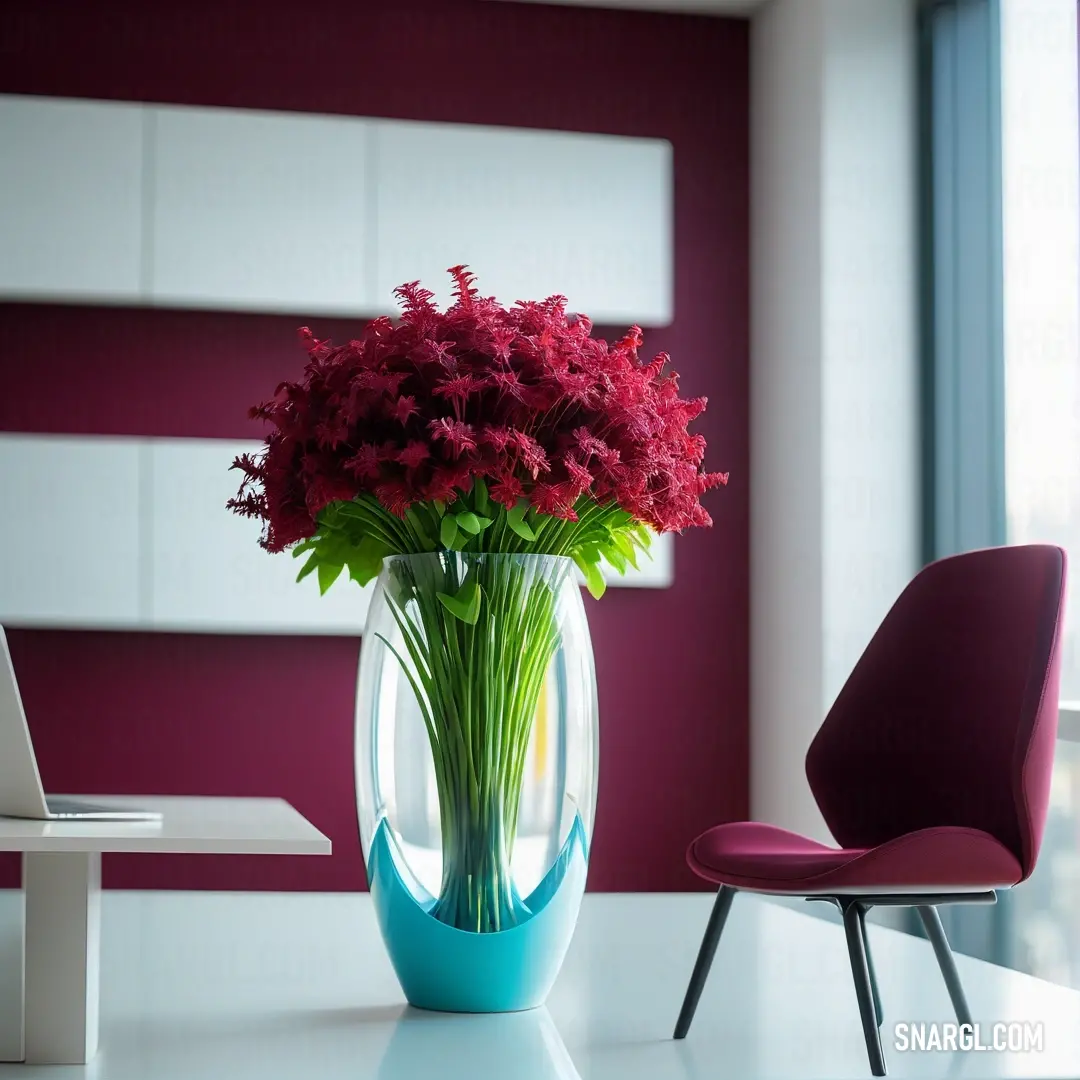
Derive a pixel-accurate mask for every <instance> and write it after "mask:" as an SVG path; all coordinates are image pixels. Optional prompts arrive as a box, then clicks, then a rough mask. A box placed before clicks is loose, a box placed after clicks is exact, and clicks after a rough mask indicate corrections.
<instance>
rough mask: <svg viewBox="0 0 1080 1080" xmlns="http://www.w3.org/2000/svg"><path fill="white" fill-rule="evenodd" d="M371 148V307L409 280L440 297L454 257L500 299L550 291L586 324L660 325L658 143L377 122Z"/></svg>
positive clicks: (664, 244) (663, 188)
mask: <svg viewBox="0 0 1080 1080" xmlns="http://www.w3.org/2000/svg"><path fill="white" fill-rule="evenodd" d="M376 147H377V161H378V165H377V201H378V227H377V234H378V240H377V243H376V252H377V258H378V269H377V274H376V293H377V296H378V297H379V300H380V304H382V305H383V306H385V302H386V300H388V299H389V297H390V295H391V292H392V290H393V289H394V288H396V287H397V286H398V285H401V284H402V283H404V282H407V281H413V280H415V279H417V278H419V279H420V280H421V281H422V282H423V284H424V285H425V287H427V288H430V289H432V290H433V291H434V292H435V294H436V296H437V297H438V299H439V300H440V302H443V303H445V302H446V301H447V299H448V298H449V295H450V286H449V284H448V282H449V278H448V277H447V275H446V268H447V267H449V266H455V265H457V264H459V263H464V264H467V265H468V266H469V267H470V268H471V269H472V270H473V272H474V273H475V274H477V276H478V282H477V285H478V287H479V289H480V291H481V293H482V294H483V295H485V296H495V297H497V298H498V299H499V300H500V301H501V302H502V303H503V304H512V303H514V302H515V301H517V300H540V299H543V298H544V297H546V296H549V295H551V294H553V293H561V294H563V295H564V296H566V297H567V298H568V300H569V308H570V310H571V311H581V312H583V313H584V314H586V315H588V316H590V317H591V318H592V319H593V321H594V322H607V323H616V324H622V323H628V322H640V323H641V324H643V325H646V326H663V325H666V324H667V323H670V322H671V320H672V314H673V311H672V151H671V146H670V144H669V143H667V142H664V141H661V140H653V139H626V138H616V137H613V136H600V135H577V134H569V133H567V132H551V131H525V130H518V129H512V128H489V127H479V126H472V125H463V124H422V123H400V122H389V121H387V122H380V123H378V124H377V128H376Z"/></svg>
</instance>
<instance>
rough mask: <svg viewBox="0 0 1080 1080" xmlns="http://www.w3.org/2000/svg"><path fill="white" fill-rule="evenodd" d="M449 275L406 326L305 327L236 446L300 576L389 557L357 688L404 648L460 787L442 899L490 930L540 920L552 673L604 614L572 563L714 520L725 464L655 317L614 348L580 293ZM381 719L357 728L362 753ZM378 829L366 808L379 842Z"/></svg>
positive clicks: (365, 696)
mask: <svg viewBox="0 0 1080 1080" xmlns="http://www.w3.org/2000/svg"><path fill="white" fill-rule="evenodd" d="M450 273H451V274H452V275H453V277H454V279H455V282H456V289H455V293H456V302H455V303H454V304H453V305H452V306H451V307H450V308H449V310H448V311H446V312H440V311H439V310H438V309H437V308H436V307H435V305H434V304H433V303H432V294H431V293H430V292H428V291H427V290H425V289H422V288H420V286H419V284H418V283H416V282H414V283H412V284H410V285H404V286H402V287H401V288H400V289H398V290H397V295H398V296H399V297H400V298H401V300H402V303H403V308H404V310H403V314H402V316H401V318H400V320H399V321H398V322H397V323H396V324H395V323H393V322H391V320H390V319H385V318H383V319H376V320H375V321H374V322H372V323H370V324H369V325H368V327H367V329H366V330H365V332H364V333H363V335H362V336H361V337H360V338H359V339H358V340H356V341H350V342H348V343H346V344H344V345H337V346H335V345H332V344H331V343H330V342H327V341H320V340H318V339H317V338H316V337H315V336H314V335H313V334H312V333H311V332H310V331H308V330H304V331H302V335H303V340H304V342H305V345H306V348H307V351H308V355H309V357H310V360H309V362H308V365H307V368H306V372H305V376H304V379H303V381H302V382H287V383H283V384H282V385H281V386H279V387H278V389H277V393H276V394H275V395H274V397H273V399H272V400H270V401H269V402H267V403H265V404H263V405H260V406H258V407H257V408H256V409H254V410H253V415H254V416H256V417H259V418H262V419H265V420H267V421H269V422H270V423H271V424H272V425H273V430H272V431H271V433H270V434H269V436H268V437H267V439H266V447H265V449H264V450H263V452H262V453H261V454H260V455H259V456H257V457H252V456H246V457H241V458H239V459H238V460H237V461H236V462H235V464H234V467H235V468H237V469H239V470H241V471H242V472H243V473H244V481H243V485H242V487H241V490H240V492H239V494H238V495H237V497H236V498H235V499H233V500H231V501H230V503H229V506H230V508H231V509H233V510H235V511H237V512H238V513H241V514H246V515H248V516H251V517H255V518H259V519H261V520H262V522H263V523H264V530H263V535H262V545H263V547H265V548H266V549H267V550H269V551H271V552H278V551H282V550H284V549H285V548H292V551H293V554H294V555H306V556H307V560H306V562H305V563H304V565H303V568H302V569H301V571H300V574H299V577H300V578H303V577H304V576H305V575H307V574H310V573H313V572H317V574H318V579H319V585H320V587H321V588H322V590H323V591H325V590H326V589H327V588H329V587H330V585H331V584H333V582H334V581H335V580H336V579H337V578H338V577H339V576H340V575H341V573H342V571H343V570H344V569H345V568H348V572H349V576H350V577H351V578H353V579H354V580H355V581H357V582H359V583H360V584H365V583H367V582H368V581H370V580H372V579H373V578H375V577H376V576H378V575H380V573H381V576H380V577H379V586H378V588H377V589H376V591H375V596H374V597H373V598H372V602H371V609H370V611H369V615H368V627H367V630H366V631H365V634H366V635H368V636H367V637H366V638H365V641H364V647H363V649H362V650H361V676H360V691H359V692H358V700H359V701H360V702H361V703H362V702H369V703H373V704H372V705H371V707H370V709H368V712H369V713H371V712H372V711H373V710H374V711H377V710H378V709H381V708H384V707H387V706H385V705H384V704H382V702H383V699H384V697H385V695H383V694H382V693H381V691H380V690H379V687H380V686H381V685H382V684H381V683H379V682H378V680H380V679H383V678H385V677H386V676H384V674H383V672H385V671H387V670H389V669H391V668H392V669H393V678H394V679H395V680H396V679H397V678H398V668H396V667H393V665H394V664H395V663H396V664H397V665H400V672H401V673H403V674H404V676H405V677H406V679H407V683H408V687H409V688H411V691H412V694H413V695H414V700H413V701H412V705H413V706H417V707H418V708H416V709H415V711H417V712H419V714H420V716H421V717H422V720H423V724H424V727H425V729H426V733H427V738H428V741H429V745H430V748H431V754H432V759H431V765H432V773H433V777H434V782H435V784H436V785H437V789H438V795H439V815H440V822H441V837H442V847H443V851H442V885H441V889H440V892H439V896H438V898H437V901H436V903H435V905H434V907H433V908H432V909H431V911H430V914H432V915H433V916H434V917H435V918H436V919H438V920H440V921H442V922H444V923H448V924H450V925H451V926H454V927H456V928H458V929H460V930H467V931H470V932H492V931H498V930H501V929H506V928H508V927H510V926H515V925H518V924H519V923H521V922H522V921H523V920H525V919H527V918H529V917H530V910H529V908H528V905H527V904H526V903H524V902H523V901H522V900H521V898H520V897H519V896H518V895H517V893H516V891H515V887H514V881H513V876H512V873H511V869H510V868H511V852H512V849H513V846H514V843H515V837H516V833H517V826H518V807H519V805H520V803H521V796H522V790H523V782H524V780H523V778H524V771H523V770H524V768H525V760H526V754H527V751H528V748H529V745H530V739H531V733H532V730H533V723H534V720H535V718H536V716H537V714H538V709H539V708H540V702H541V701H542V700H543V699H542V691H543V689H544V687H545V685H546V682H547V680H548V679H549V673H550V672H552V671H553V670H555V669H556V668H558V666H559V665H558V662H557V658H558V656H559V653H560V650H565V649H566V648H568V647H573V648H577V649H578V650H579V651H580V650H581V649H582V648H588V634H587V630H581V629H579V630H578V631H575V632H573V633H571V634H569V635H567V634H566V633H564V630H565V628H566V626H567V625H569V624H568V622H567V620H568V619H570V620H572V619H573V618H579V619H580V620H581V621H582V622H583V621H584V619H585V612H584V608H583V606H582V604H581V598H580V595H579V594H578V590H577V588H576V585H575V584H574V578H573V575H572V573H571V570H572V567H573V564H574V563H576V564H577V566H578V567H580V569H581V570H582V572H583V573H584V575H585V579H586V582H587V584H588V586H589V589H590V591H591V592H592V593H593V595H594V596H599V595H600V594H601V593H602V592H603V589H604V579H603V575H602V573H601V571H600V566H601V563H602V562H606V563H607V564H608V565H609V566H611V567H612V568H614V569H615V570H616V571H618V572H622V571H624V570H625V569H626V567H627V565H634V566H636V565H637V563H636V559H637V556H638V554H639V552H641V551H643V550H647V549H648V546H649V541H650V539H651V537H652V536H653V534H654V533H656V532H663V531H678V530H681V529H685V528H686V527H688V526H691V525H708V524H710V519H709V515H708V514H707V513H706V512H705V510H704V509H703V508H702V506H701V503H700V501H699V500H700V497H701V495H702V493H703V492H705V491H707V490H708V489H709V488H711V487H713V486H715V485H717V484H723V483H726V482H727V474H726V473H724V474H721V473H706V472H703V471H702V469H701V462H702V457H703V455H704V452H705V441H704V439H703V438H702V437H701V436H700V435H691V434H689V433H688V431H687V426H688V425H689V423H690V422H691V421H692V420H693V419H694V418H695V417H696V416H698V415H699V414H700V413H701V411H702V409H704V408H705V399H704V398H696V399H691V400H686V399H683V398H680V397H679V393H678V377H677V376H676V375H675V374H674V373H670V372H667V371H666V370H665V368H666V365H667V357H666V356H665V355H663V354H661V355H659V356H657V357H656V358H655V359H653V360H652V361H651V362H649V363H641V362H640V361H639V359H638V348H639V347H640V345H641V331H640V330H639V329H638V328H637V327H634V328H632V329H631V330H630V331H629V333H627V335H626V336H625V337H624V338H622V340H620V341H618V342H616V343H615V344H613V345H609V344H608V343H607V342H605V341H602V340H599V339H597V338H594V337H593V336H592V335H591V329H592V326H591V324H590V322H589V320H588V319H586V318H583V317H580V316H578V317H571V316H568V315H567V313H566V310H565V305H566V302H565V300H563V298H562V297H551V298H550V299H548V300H545V301H543V302H540V303H519V304H517V305H515V306H514V307H513V308H511V309H509V310H506V309H504V308H502V307H500V306H499V305H498V304H497V303H496V302H495V301H494V300H490V299H485V298H483V297H481V296H479V295H478V293H477V291H476V289H475V288H474V287H473V278H472V275H471V274H469V273H468V272H467V271H466V270H465V268H464V267H455V268H454V269H453V270H451V271H450ZM571 560H573V562H571ZM568 641H569V642H570V644H569V645H568V644H567V642H568ZM575 643H576V644H575ZM582 643H584V644H582ZM380 650H385V651H388V652H389V653H391V654H392V660H389V661H388V662H384V660H386V659H387V658H386V657H384V656H383V654H382V653H381V652H380ZM365 664H366V665H367V666H366V667H365V666H364V665H365ZM575 670H577V671H578V672H579V675H578V677H577V679H576V681H575V682H574V684H573V686H574V690H573V692H574V693H575V694H577V695H578V697H577V698H572V697H568V696H567V693H568V692H567V693H562V694H561V695H560V696H559V701H560V703H561V704H560V706H559V707H560V708H562V709H564V711H568V710H569V711H573V710H576V716H575V718H574V722H575V723H576V724H577V725H578V728H579V729H585V728H588V723H589V715H592V716H594V715H595V705H594V702H595V687H594V686H593V687H592V693H591V694H590V693H589V692H588V690H589V685H590V684H591V681H592V678H593V675H592V661H591V655H590V656H589V657H588V661H587V662H584V661H583V662H582V663H581V664H579V665H578V667H577V668H576V669H575ZM395 693H396V692H395ZM406 693H407V691H406ZM395 700H399V701H400V700H401V696H400V695H398V697H397V698H396V699H395ZM573 701H576V702H577V704H576V705H575V704H572V702H573ZM365 708H368V706H366V705H363V704H358V717H359V716H360V712H361V710H362V709H365ZM586 714H588V715H586ZM369 721H371V717H370V716H368V717H367V719H363V720H361V719H358V732H359V731H360V730H362V728H363V725H364V724H367V723H368V722H369ZM404 722H405V720H402V723H404ZM380 724H382V726H383V727H389V728H390V729H391V730H392V729H393V728H392V725H388V724H387V723H386V721H385V719H384V720H380V719H379V718H378V717H376V719H375V720H374V721H371V723H370V725H369V726H371V727H372V729H373V730H374V731H375V732H377V731H378V730H380ZM564 726H565V725H564ZM373 738H374V736H373V737H372V738H368V739H361V738H360V737H359V735H358V746H360V747H361V749H360V750H359V751H358V754H360V756H361V758H362V756H363V753H366V752H367V751H366V749H364V748H365V747H368V746H370V745H371V743H372V741H373ZM380 767H381V766H380ZM358 775H359V774H358ZM593 783H595V776H594V775H593ZM370 803H371V805H372V806H374V805H376V804H378V800H377V799H375V798H374V797H372V799H371V800H370ZM362 805H364V804H363V802H362ZM361 820H362V822H363V821H364V820H366V819H365V817H364V813H363V812H362V814H361ZM372 835H373V834H372V833H371V832H370V831H368V832H364V831H363V826H362V840H363V841H364V843H365V855H366V856H369V855H370V852H369V850H368V847H367V845H368V844H369V843H370V842H371V836H372ZM369 868H370V862H369ZM582 881H583V879H582ZM582 887H583V886H582Z"/></svg>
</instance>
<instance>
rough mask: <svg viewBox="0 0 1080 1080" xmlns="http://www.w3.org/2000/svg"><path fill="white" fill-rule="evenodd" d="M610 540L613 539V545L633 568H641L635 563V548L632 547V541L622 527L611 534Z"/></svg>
mask: <svg viewBox="0 0 1080 1080" xmlns="http://www.w3.org/2000/svg"><path fill="white" fill-rule="evenodd" d="M612 540H614V542H615V546H616V547H617V548H618V549H619V551H620V552H621V553H622V556H623V558H624V559H625V560H626V561H627V562H628V563H629V564H630V565H631V566H632V567H633V568H634V569H635V570H640V569H641V568H640V567H639V566H638V563H637V548H635V547H634V541H633V540H631V539H630V537H629V536H627V534H626V533H625V532H624V531H623V530H622V529H620V530H619V531H618V532H616V533H613V534H612Z"/></svg>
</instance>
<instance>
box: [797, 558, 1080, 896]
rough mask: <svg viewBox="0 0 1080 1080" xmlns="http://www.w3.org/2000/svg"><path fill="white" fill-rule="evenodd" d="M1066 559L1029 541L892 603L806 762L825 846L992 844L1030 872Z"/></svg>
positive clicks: (939, 568)
mask: <svg viewBox="0 0 1080 1080" xmlns="http://www.w3.org/2000/svg"><path fill="white" fill-rule="evenodd" d="M1065 575H1066V557H1065V552H1064V551H1063V550H1062V549H1061V548H1058V547H1051V546H1049V545H1042V544H1033V545H1028V546H1024V547H1001V548H990V549H987V550H983V551H973V552H968V553H966V554H963V555H954V556H952V557H950V558H947V559H941V560H940V561H938V562H935V563H931V564H930V565H929V566H927V567H926V568H925V569H923V570H922V571H921V572H920V573H919V574H918V575H917V576H916V577H915V579H914V580H913V581H912V582H911V584H909V585H908V586H907V588H906V589H905V590H904V591H903V593H901V595H900V598H899V599H898V600H897V601H896V603H895V604H894V605H893V607H892V609H891V610H890V611H889V613H888V615H887V616H886V617H885V620H884V622H882V624H881V626H880V627H879V628H878V630H877V633H875V634H874V637H873V638H872V639H871V641H870V644H869V645H868V646H867V647H866V651H865V652H864V653H863V655H862V657H861V658H860V659H859V662H858V663H857V664H856V665H855V669H854V670H853V671H852V673H851V676H850V678H849V679H848V681H847V682H846V683H845V685H844V688H843V689H842V690H841V691H840V694H839V696H838V697H837V699H836V702H835V703H834V705H833V707H832V709H830V710H829V714H828V716H827V717H826V718H825V722H824V723H823V724H822V726H821V728H820V730H819V731H818V733H817V735H816V736H815V737H814V740H813V742H812V743H811V745H810V749H809V751H808V753H807V755H806V776H807V779H808V780H809V782H810V787H811V790H812V791H813V793H814V798H815V799H816V800H817V803H818V806H819V807H820V808H821V812H822V814H823V815H824V817H825V821H826V823H827V824H828V826H829V828H830V830H831V831H832V834H833V836H834V837H835V838H836V840H837V842H838V843H839V844H841V845H842V846H844V847H872V846H874V845H876V844H880V843H884V842H885V841H887V840H891V839H895V838H896V837H898V836H901V835H903V834H904V833H907V832H912V831H914V830H916V829H923V828H930V827H933V826H940V825H961V826H967V827H969V828H975V829H981V830H983V831H984V832H988V833H990V834H991V835H992V836H994V837H996V838H997V839H998V840H1000V841H1001V842H1002V843H1003V844H1005V845H1006V847H1008V848H1009V849H1010V850H1011V851H1012V852H1013V853H1014V854H1015V855H1016V857H1017V859H1019V861H1020V864H1021V866H1022V867H1023V870H1024V877H1025V878H1026V877H1028V876H1029V875H1030V874H1031V871H1032V870H1033V869H1034V868H1035V860H1036V859H1037V858H1038V854H1039V845H1040V844H1041V842H1042V834H1043V827H1044V825H1045V823H1046V813H1047V807H1048V803H1049V798H1050V772H1051V769H1052V767H1053V759H1054V744H1055V740H1056V738H1057V712H1058V686H1059V682H1060V667H1061V633H1062V616H1063V609H1064V598H1065Z"/></svg>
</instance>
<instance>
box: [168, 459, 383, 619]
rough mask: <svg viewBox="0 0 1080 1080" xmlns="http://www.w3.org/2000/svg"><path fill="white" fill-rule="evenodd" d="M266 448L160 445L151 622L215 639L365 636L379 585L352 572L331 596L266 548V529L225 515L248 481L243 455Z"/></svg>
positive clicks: (295, 565) (296, 562)
mask: <svg viewBox="0 0 1080 1080" xmlns="http://www.w3.org/2000/svg"><path fill="white" fill-rule="evenodd" d="M258 446H259V444H258V443H251V442H233V441H230V440H218V439H155V440H153V442H152V443H151V447H150V457H151V468H150V479H149V483H148V493H147V515H148V527H149V536H150V548H149V552H150V554H149V560H150V568H151V569H150V600H149V615H150V624H151V625H152V626H153V627H154V628H155V629H176V630H192V631H199V630H203V631H209V632H214V633H228V632H236V633H256V634H257V633H328V634H357V635H359V633H360V632H361V630H362V629H363V626H364V619H365V618H366V617H367V608H368V602H369V599H370V593H371V590H372V588H373V586H368V587H367V588H365V589H361V588H360V587H359V586H358V585H357V584H356V583H355V582H352V581H348V580H347V579H346V578H345V576H344V575H342V578H341V579H339V580H338V581H337V582H335V584H334V586H333V587H332V588H331V589H330V590H329V591H328V592H327V593H326V595H325V596H320V595H319V587H318V584H317V582H316V579H315V575H311V576H309V577H307V578H305V579H304V581H302V582H301V583H299V584H297V582H296V574H297V572H298V571H299V569H300V566H301V565H302V562H301V560H299V559H294V558H293V557H292V556H291V555H290V554H289V553H287V552H286V553H283V554H280V555H270V554H268V553H267V552H266V551H264V550H263V549H262V548H260V547H259V545H258V538H259V523H258V522H256V521H252V520H250V519H246V518H240V517H237V515H235V514H233V513H232V512H230V511H227V510H226V509H225V503H226V501H227V500H228V499H229V498H231V497H232V496H233V495H235V494H236V491H237V488H238V486H239V482H240V474H239V473H237V472H232V471H230V469H229V466H230V464H231V463H232V461H233V459H234V458H235V457H236V455H237V454H240V453H246V452H251V451H254V450H256V449H258Z"/></svg>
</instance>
